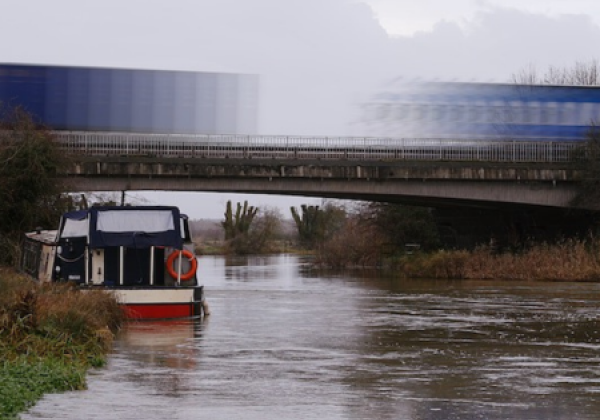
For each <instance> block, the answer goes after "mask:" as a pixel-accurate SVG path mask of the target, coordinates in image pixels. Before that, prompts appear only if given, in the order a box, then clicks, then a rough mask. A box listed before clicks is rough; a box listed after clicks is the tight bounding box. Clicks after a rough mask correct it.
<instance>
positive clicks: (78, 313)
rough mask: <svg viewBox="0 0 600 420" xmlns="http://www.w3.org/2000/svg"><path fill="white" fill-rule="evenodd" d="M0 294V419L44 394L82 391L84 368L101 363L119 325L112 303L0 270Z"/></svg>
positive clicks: (96, 294) (115, 305) (103, 296)
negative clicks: (0, 291)
mask: <svg viewBox="0 0 600 420" xmlns="http://www.w3.org/2000/svg"><path fill="white" fill-rule="evenodd" d="M0 290H2V293H1V294H0V355H1V360H2V362H1V363H2V364H1V365H0V417H1V418H5V417H8V418H10V417H11V416H12V417H14V416H16V414H17V413H18V412H20V411H22V410H24V409H26V408H27V407H29V406H31V405H32V404H33V403H34V402H35V401H37V399H39V398H40V397H41V396H42V395H43V394H44V393H48V392H58V391H65V390H75V389H83V388H84V387H85V372H86V370H87V369H88V368H89V367H97V366H102V365H103V364H104V363H105V360H106V354H107V352H108V351H110V349H111V347H112V340H113V333H114V332H115V331H116V330H117V329H118V328H119V326H120V324H121V322H122V321H123V313H122V310H121V308H120V307H119V305H118V303H117V301H116V299H115V298H114V297H113V296H112V295H110V294H109V293H107V292H103V291H86V292H81V291H79V290H77V289H76V288H75V287H73V286H71V285H68V284H38V283H35V282H33V281H32V280H30V279H29V278H26V277H23V276H20V275H18V274H16V273H14V271H12V270H9V269H2V268H0Z"/></svg>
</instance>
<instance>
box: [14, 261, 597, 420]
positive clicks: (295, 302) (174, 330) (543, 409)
mask: <svg viewBox="0 0 600 420" xmlns="http://www.w3.org/2000/svg"><path fill="white" fill-rule="evenodd" d="M199 267H200V268H199V269H200V272H201V274H202V278H203V279H204V284H205V286H206V287H205V288H206V296H207V300H208V302H209V304H210V308H211V311H212V315H211V316H210V317H208V318H207V319H205V320H201V321H196V322H170V323H150V322H148V323H134V324H129V325H128V326H127V328H125V329H124V331H123V332H122V333H121V334H120V335H119V337H118V339H117V341H116V343H115V350H114V353H113V354H112V355H111V357H110V360H109V363H108V366H107V367H105V368H102V369H98V370H94V371H92V372H91V373H90V375H89V377H88V388H89V389H88V390H86V391H78V392H70V393H64V394H55V395H48V396H46V397H44V398H43V399H42V400H41V401H40V402H39V403H38V404H37V405H36V406H35V407H33V408H32V409H31V410H30V411H29V412H28V413H25V414H23V415H22V418H23V419H73V420H75V419H77V420H81V419H111V418H118V419H144V420H154V419H156V420H158V419H160V420H163V419H190V420H191V419H194V420H200V419H211V420H215V419H260V420H270V419H277V420H280V419H303V420H306V419H320V420H324V419H395V420H454V419H457V420H458V419H465V420H466V419H469V420H471V419H485V420H494V419H498V420H500V419H502V420H505V419H536V420H537V419H540V420H558V419H565V420H573V419H577V420H587V419H590V420H591V419H599V418H600V315H599V313H598V309H599V308H600V285H599V284H592V283H583V284H582V283H579V284H570V283H513V282H489V281H485V282H483V281H482V282H473V281H424V280H397V279H396V280H394V279H392V278H390V277H385V276H381V275H376V274H373V273H360V274H356V273H352V274H348V273H346V274H343V275H340V274H322V273H315V272H312V271H311V270H310V267H309V266H308V264H307V263H306V261H305V260H303V259H302V258H300V257H296V256H290V255H280V256H271V257H250V258H246V259H239V258H238V259H226V258H224V257H208V256H207V257H201V258H200V260H199Z"/></svg>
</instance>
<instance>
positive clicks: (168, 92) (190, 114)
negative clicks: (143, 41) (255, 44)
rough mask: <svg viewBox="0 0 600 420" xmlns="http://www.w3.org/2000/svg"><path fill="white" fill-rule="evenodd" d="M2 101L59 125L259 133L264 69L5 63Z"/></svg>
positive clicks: (0, 72) (0, 79)
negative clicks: (246, 71) (218, 70)
mask: <svg viewBox="0 0 600 420" xmlns="http://www.w3.org/2000/svg"><path fill="white" fill-rule="evenodd" d="M0 103H1V104H2V105H4V106H10V107H12V106H20V107H22V108H23V109H25V110H26V111H27V112H29V113H31V114H32V116H33V118H34V120H35V121H36V122H37V123H39V124H40V125H43V126H45V127H48V128H50V129H52V130H85V131H113V132H114V131H117V132H140V133H181V134H255V133H256V130H257V109H258V76H256V75H249V74H232V73H208V72H187V71H165V70H132V69H116V68H93V67H70V66H48V65H31V64H0Z"/></svg>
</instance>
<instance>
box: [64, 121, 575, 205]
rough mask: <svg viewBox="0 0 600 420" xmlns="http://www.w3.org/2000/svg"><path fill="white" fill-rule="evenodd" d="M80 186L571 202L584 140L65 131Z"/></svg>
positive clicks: (72, 176) (436, 201)
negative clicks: (578, 151) (577, 158)
mask: <svg viewBox="0 0 600 420" xmlns="http://www.w3.org/2000/svg"><path fill="white" fill-rule="evenodd" d="M56 135H57V137H58V139H59V141H60V142H61V144H62V147H63V148H64V150H65V152H66V153H69V154H71V155H72V156H73V157H74V161H75V162H74V164H73V166H72V167H71V168H69V170H68V171H67V177H68V181H69V187H70V188H71V189H72V190H73V191H125V190H167V191H215V192H245V193H262V194H278V195H303V196H313V197H326V198H344V199H355V200H369V201H387V202H399V203H406V204H413V205H424V206H433V207H436V206H455V205H459V206H470V207H478V208H498V207H507V208H510V207H523V206H525V207H527V206H533V207H547V208H568V207H569V206H570V201H571V200H572V199H573V198H574V197H575V195H576V194H577V190H578V187H577V186H578V182H577V180H578V179H579V178H580V175H579V173H578V171H577V169H576V168H575V165H574V164H573V163H572V158H573V153H574V152H575V151H576V149H577V147H579V145H578V144H576V143H559V142H552V141H537V142H498V141H495V142H492V141H484V142H474V141H473V140H464V141H461V140H448V139H443V140H436V139H388V138H385V139H384V138H381V139H379V138H378V139H373V138H331V137H329V138H326V137H288V136H178V135H170V136H167V135H148V134H131V133H88V132H85V133H84V132H57V133H56Z"/></svg>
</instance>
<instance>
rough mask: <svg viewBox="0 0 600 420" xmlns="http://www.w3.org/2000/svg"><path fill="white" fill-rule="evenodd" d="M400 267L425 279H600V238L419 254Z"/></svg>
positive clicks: (407, 257) (402, 261)
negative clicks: (515, 249) (512, 249)
mask: <svg viewBox="0 0 600 420" xmlns="http://www.w3.org/2000/svg"><path fill="white" fill-rule="evenodd" d="M398 268H399V270H400V271H401V272H402V273H403V275H405V276H407V277H422V278H447V279H452V278H455V279H456V278H458V279H499V280H524V281H532V280H541V281H599V280H600V240H596V239H593V240H588V241H581V240H576V239H566V240H563V241H560V242H558V243H555V244H546V243H544V244H535V245H531V246H529V247H527V248H526V249H525V250H524V251H521V252H518V253H509V252H506V253H497V252H494V250H493V249H491V248H489V247H480V248H477V249H475V250H473V251H438V252H434V253H431V254H416V255H411V256H406V257H404V258H402V259H401V260H400V262H399V267H398Z"/></svg>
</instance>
